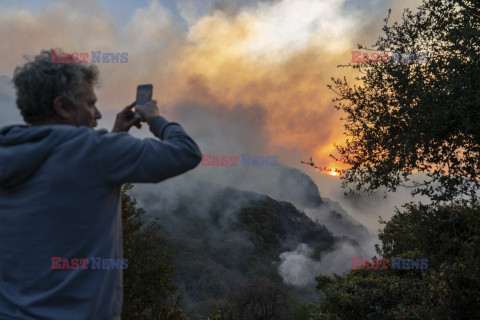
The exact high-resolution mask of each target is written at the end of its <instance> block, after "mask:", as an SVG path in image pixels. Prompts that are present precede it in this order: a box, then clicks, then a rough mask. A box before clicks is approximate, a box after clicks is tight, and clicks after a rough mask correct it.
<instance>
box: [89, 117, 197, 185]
mask: <svg viewBox="0 0 480 320" xmlns="http://www.w3.org/2000/svg"><path fill="white" fill-rule="evenodd" d="M150 131H151V132H152V133H153V134H154V135H155V136H156V137H158V138H160V139H162V140H159V139H155V138H145V139H138V138H135V137H132V136H131V135H130V134H128V133H126V132H120V133H106V134H103V135H101V136H99V138H98V140H97V145H96V150H95V156H96V162H97V165H98V167H99V169H100V172H101V174H102V175H103V176H104V178H105V179H106V180H107V181H108V183H110V184H112V185H118V184H122V183H126V182H132V183H134V182H160V181H162V180H165V179H168V178H171V177H175V176H177V175H180V174H182V173H184V172H186V171H188V170H191V169H193V168H195V167H196V166H197V165H198V164H199V163H200V161H201V160H202V153H201V152H200V149H199V148H198V146H197V144H196V143H195V141H193V139H192V138H190V136H189V135H188V134H187V133H186V132H185V131H184V129H183V128H182V127H181V126H180V125H179V124H178V123H176V122H168V121H167V120H166V119H165V118H164V117H162V116H157V117H155V118H154V119H153V120H152V122H151V123H150Z"/></svg>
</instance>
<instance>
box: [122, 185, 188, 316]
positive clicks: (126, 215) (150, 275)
mask: <svg viewBox="0 0 480 320" xmlns="http://www.w3.org/2000/svg"><path fill="white" fill-rule="evenodd" d="M132 187H133V186H132V185H131V184H125V185H124V187H123V189H122V218H123V241H124V257H125V258H126V259H128V268H127V269H125V270H124V301H123V310H122V319H135V320H138V319H145V320H146V319H148V320H153V319H158V320H188V318H187V317H186V315H185V314H184V312H183V311H182V310H181V309H180V308H179V307H178V299H179V297H178V295H177V294H176V287H175V286H174V285H173V284H172V279H173V277H174V276H175V274H176V272H175V268H174V267H173V265H172V264H171V262H170V259H169V256H170V254H169V252H168V250H167V248H165V247H163V246H161V245H159V241H158V235H157V232H158V230H159V228H160V226H159V225H158V224H157V223H156V222H155V221H154V222H152V223H151V224H150V225H148V226H146V227H145V228H143V229H142V225H143V224H142V221H141V217H142V215H143V214H144V213H145V210H143V209H142V208H137V206H136V204H137V202H136V200H135V199H132V198H131V197H130V196H129V195H128V194H127V191H128V190H130V189H131V188H132Z"/></svg>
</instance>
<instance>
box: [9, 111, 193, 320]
mask: <svg viewBox="0 0 480 320" xmlns="http://www.w3.org/2000/svg"><path fill="white" fill-rule="evenodd" d="M150 131H152V133H153V134H154V135H155V136H156V137H158V138H160V139H162V140H160V139H156V138H146V139H137V138H134V137H132V136H131V135H130V134H128V133H125V132H122V133H108V132H107V131H106V130H105V129H100V130H96V131H94V130H92V129H90V128H87V127H79V128H77V127H74V126H70V125H59V124H57V125H43V126H35V127H28V126H19V125H17V126H8V127H4V128H2V129H1V130H0V319H9V320H10V319H21V320H27V319H60V320H76V319H82V320H84V319H85V320H87V319H88V320H92V319H95V320H96V319H120V313H121V309H122V297H123V282H122V270H121V269H120V268H113V269H92V268H91V263H92V261H91V259H92V257H100V258H102V259H122V258H123V250H122V217H121V198H120V197H121V194H120V191H121V185H122V184H123V183H126V182H160V181H162V180H165V179H168V178H170V177H174V176H177V175H179V174H182V173H184V172H186V171H188V170H190V169H193V168H195V167H196V166H197V165H198V164H199V163H200V161H201V159H202V155H201V152H200V150H199V148H198V146H197V144H196V143H195V142H194V141H193V140H192V139H191V138H190V137H189V136H188V135H187V133H186V132H185V131H184V130H183V128H182V127H181V126H180V125H179V124H177V123H175V122H168V121H167V120H165V118H163V117H161V116H157V117H155V118H154V119H153V121H152V122H151V126H150ZM52 257H61V258H62V259H69V261H70V262H71V259H73V258H78V259H89V260H90V262H89V264H88V269H80V268H79V269H71V270H65V269H62V270H56V269H52ZM134 263H135V261H128V264H130V265H132V264H134ZM61 264H62V263H61ZM61 264H60V265H61Z"/></svg>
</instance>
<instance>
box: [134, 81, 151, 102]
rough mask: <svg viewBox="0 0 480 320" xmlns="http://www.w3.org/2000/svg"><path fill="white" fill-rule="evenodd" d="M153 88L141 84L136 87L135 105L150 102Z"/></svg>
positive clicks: (149, 85)
mask: <svg viewBox="0 0 480 320" xmlns="http://www.w3.org/2000/svg"><path fill="white" fill-rule="evenodd" d="M152 90H153V86H152V85H151V84H142V85H140V86H138V87H137V101H136V102H137V104H138V105H142V104H145V103H147V102H148V101H150V100H152Z"/></svg>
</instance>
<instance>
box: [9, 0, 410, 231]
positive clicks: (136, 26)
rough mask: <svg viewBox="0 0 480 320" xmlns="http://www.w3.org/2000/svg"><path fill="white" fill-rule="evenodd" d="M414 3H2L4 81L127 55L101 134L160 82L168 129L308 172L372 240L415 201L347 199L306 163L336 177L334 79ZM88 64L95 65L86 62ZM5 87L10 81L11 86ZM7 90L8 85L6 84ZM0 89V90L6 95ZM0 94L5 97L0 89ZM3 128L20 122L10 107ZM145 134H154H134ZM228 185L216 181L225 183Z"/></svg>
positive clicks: (338, 131) (219, 149) (117, 66)
mask: <svg viewBox="0 0 480 320" xmlns="http://www.w3.org/2000/svg"><path fill="white" fill-rule="evenodd" d="M418 4H419V1H417V0H408V1H394V0H388V1H380V0H366V1H364V0H276V1H254V0H236V1H221V0H202V1H198V0H196V1H194V0H179V1H165V0H163V1H159V0H137V1H107V0H71V1H53V0H48V1H34V0H29V1H21V0H19V1H3V0H0V42H1V43H2V46H1V47H0V76H2V75H3V76H7V77H9V78H11V77H12V75H13V71H14V69H15V67H16V66H18V65H22V64H23V63H25V61H26V60H25V57H24V56H27V58H28V57H29V58H32V57H33V56H34V55H36V54H38V53H39V52H40V51H41V50H42V49H43V50H50V49H52V48H59V49H62V50H64V51H65V52H70V53H72V52H78V53H82V52H86V53H91V52H92V51H101V52H102V53H125V52H126V53H127V54H128V62H127V63H99V64H97V66H98V68H99V70H100V85H99V86H98V88H96V93H97V96H98V103H97V107H98V108H99V109H100V111H101V112H102V114H103V118H102V119H101V120H100V121H99V127H105V128H108V129H111V127H112V125H113V122H114V118H115V114H116V113H117V112H118V111H120V110H121V109H122V108H123V107H124V106H126V105H128V104H130V103H131V102H133V101H134V99H135V90H136V86H137V85H139V84H144V83H152V84H153V88H154V89H153V92H154V93H153V97H154V99H156V100H157V101H158V102H159V105H160V111H161V113H162V115H164V116H165V117H166V118H167V119H168V120H171V121H178V122H179V123H181V124H182V125H183V126H184V127H185V129H186V130H187V132H189V134H191V135H192V137H194V138H195V140H196V141H197V142H198V143H199V145H200V147H201V150H202V152H203V153H204V154H205V153H209V154H214V155H219V156H221V155H240V154H244V153H250V154H254V155H265V156H269V155H277V156H278V159H279V161H280V162H281V163H283V164H286V165H288V166H292V167H295V168H299V169H300V170H302V171H304V172H306V173H307V174H309V175H310V176H311V177H312V179H313V180H314V181H315V182H316V183H317V185H318V187H319V189H320V192H321V195H322V196H325V197H329V198H331V199H332V200H334V201H337V202H340V203H341V204H342V206H343V207H344V208H345V209H346V210H347V211H348V212H350V213H351V214H352V216H354V217H355V218H356V219H357V220H358V221H360V222H362V223H363V224H365V225H366V226H367V227H369V228H370V229H371V230H375V229H376V228H377V227H378V226H379V225H378V216H379V215H382V216H383V217H384V218H388V217H389V216H391V215H392V214H393V206H394V205H400V204H402V203H404V202H406V201H404V200H407V201H408V200H411V199H409V197H408V192H403V193H402V192H399V193H398V194H395V195H392V196H391V197H390V198H389V199H386V200H385V199H383V198H382V197H380V196H374V197H371V198H368V199H367V198H365V197H366V196H361V197H360V198H355V199H353V200H352V199H346V198H344V196H343V190H342V189H340V181H339V179H338V177H333V176H328V175H325V174H323V173H318V172H317V171H315V170H312V168H310V167H308V166H305V165H303V164H301V163H300V162H301V161H307V160H309V159H310V157H313V160H314V161H315V162H316V164H317V165H320V166H327V167H328V168H330V169H334V168H337V169H342V168H344V167H345V166H344V165H343V164H341V163H337V162H335V161H334V160H333V159H332V158H331V157H329V155H330V154H331V153H334V152H335V147H334V144H341V143H342V142H343V141H344V139H345V136H344V135H343V131H344V130H343V123H342V121H341V120H340V118H341V117H342V114H341V113H340V111H338V110H336V109H335V108H334V105H333V103H332V99H333V98H335V97H336V96H335V93H333V92H332V91H330V90H329V89H328V88H327V85H328V84H331V83H332V82H331V77H343V76H348V77H354V76H355V74H354V73H352V71H349V70H347V69H345V68H338V67H337V66H338V65H345V64H348V63H349V62H350V60H351V51H352V50H357V48H358V47H357V45H358V44H363V45H366V46H369V47H371V46H372V45H373V44H374V43H375V42H376V39H377V38H378V36H379V35H380V34H381V27H382V26H383V23H384V22H383V19H384V18H385V17H386V15H387V11H388V9H389V8H391V9H392V20H395V19H398V18H399V17H400V16H401V13H402V11H403V9H404V8H406V7H409V8H411V9H414V8H415V7H416V6H418ZM90 59H91V55H90ZM4 79H5V78H4ZM0 80H1V79H0ZM0 89H1V88H0ZM0 93H1V90H0ZM9 101H10V103H4V104H3V105H2V106H1V108H0V125H5V124H8V123H11V122H12V121H18V119H19V118H18V113H17V111H16V110H15V106H14V104H13V103H11V102H12V101H13V98H12V99H10V100H9ZM131 133H132V134H133V135H136V136H139V137H146V136H149V132H148V129H147V128H142V129H140V130H138V129H136V128H132V129H131ZM220 180H221V179H220Z"/></svg>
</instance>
